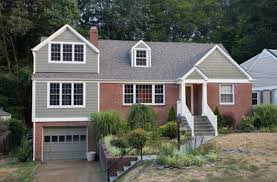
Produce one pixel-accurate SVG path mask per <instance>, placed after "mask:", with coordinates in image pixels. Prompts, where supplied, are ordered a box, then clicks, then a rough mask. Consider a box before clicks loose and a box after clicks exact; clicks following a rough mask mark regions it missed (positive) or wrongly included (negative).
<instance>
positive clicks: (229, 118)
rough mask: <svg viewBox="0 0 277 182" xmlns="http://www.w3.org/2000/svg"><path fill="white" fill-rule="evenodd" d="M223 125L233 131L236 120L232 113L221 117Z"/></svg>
mask: <svg viewBox="0 0 277 182" xmlns="http://www.w3.org/2000/svg"><path fill="white" fill-rule="evenodd" d="M223 120H224V122H223V123H224V125H223V127H227V128H230V129H233V128H234V127H235V126H236V120H235V118H234V116H233V114H232V113H228V114H224V115H223Z"/></svg>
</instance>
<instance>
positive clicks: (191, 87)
mask: <svg viewBox="0 0 277 182" xmlns="http://www.w3.org/2000/svg"><path fill="white" fill-rule="evenodd" d="M186 87H190V105H191V114H194V98H193V84H188V85H187V84H186ZM186 94H187V92H186Z"/></svg>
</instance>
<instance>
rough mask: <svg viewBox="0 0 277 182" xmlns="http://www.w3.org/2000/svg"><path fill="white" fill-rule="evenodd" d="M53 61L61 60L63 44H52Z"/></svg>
mask: <svg viewBox="0 0 277 182" xmlns="http://www.w3.org/2000/svg"><path fill="white" fill-rule="evenodd" d="M51 60H52V61H60V60H61V44H51Z"/></svg>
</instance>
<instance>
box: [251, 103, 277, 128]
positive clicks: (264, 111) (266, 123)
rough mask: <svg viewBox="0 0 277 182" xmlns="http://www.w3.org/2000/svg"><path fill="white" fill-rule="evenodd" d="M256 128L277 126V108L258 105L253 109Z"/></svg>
mask: <svg viewBox="0 0 277 182" xmlns="http://www.w3.org/2000/svg"><path fill="white" fill-rule="evenodd" d="M253 117H254V126H256V127H257V128H258V129H260V128H262V127H272V126H277V106H276V105H270V104H265V105H257V106H255V107H254V109H253Z"/></svg>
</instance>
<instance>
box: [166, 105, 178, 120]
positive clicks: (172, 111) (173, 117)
mask: <svg viewBox="0 0 277 182" xmlns="http://www.w3.org/2000/svg"><path fill="white" fill-rule="evenodd" d="M175 120H176V111H175V109H174V107H173V106H172V107H171V108H170V109H169V111H168V116H167V121H169V122H170V121H175Z"/></svg>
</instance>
